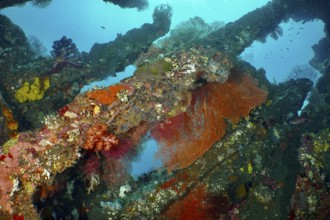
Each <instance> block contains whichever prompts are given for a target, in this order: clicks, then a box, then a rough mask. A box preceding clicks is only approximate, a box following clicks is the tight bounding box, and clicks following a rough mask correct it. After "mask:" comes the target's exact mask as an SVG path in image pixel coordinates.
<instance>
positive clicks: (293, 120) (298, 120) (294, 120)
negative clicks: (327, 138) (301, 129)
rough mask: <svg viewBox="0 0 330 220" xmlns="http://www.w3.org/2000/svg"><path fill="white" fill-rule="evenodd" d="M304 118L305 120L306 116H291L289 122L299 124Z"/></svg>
mask: <svg viewBox="0 0 330 220" xmlns="http://www.w3.org/2000/svg"><path fill="white" fill-rule="evenodd" d="M306 120H307V118H306V117H299V118H293V119H291V120H290V124H292V125H300V124H302V123H304V122H305V121H306Z"/></svg>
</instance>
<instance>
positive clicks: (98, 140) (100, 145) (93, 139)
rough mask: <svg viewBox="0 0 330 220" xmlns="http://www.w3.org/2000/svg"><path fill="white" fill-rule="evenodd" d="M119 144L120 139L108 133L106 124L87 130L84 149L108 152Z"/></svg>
mask: <svg viewBox="0 0 330 220" xmlns="http://www.w3.org/2000/svg"><path fill="white" fill-rule="evenodd" d="M118 143H119V140H118V138H117V137H116V136H115V135H114V134H111V133H109V132H108V129H107V126H106V125H105V124H96V125H93V126H92V127H90V128H89V129H88V130H87V132H86V141H85V144H84V145H83V148H84V149H85V150H94V151H101V150H105V151H108V150H110V149H111V148H112V147H113V146H115V145H117V144H118Z"/></svg>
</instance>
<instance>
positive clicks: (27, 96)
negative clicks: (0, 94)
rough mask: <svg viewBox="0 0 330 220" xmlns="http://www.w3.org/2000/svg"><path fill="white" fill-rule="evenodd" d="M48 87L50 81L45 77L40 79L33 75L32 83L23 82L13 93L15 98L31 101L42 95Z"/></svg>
mask: <svg viewBox="0 0 330 220" xmlns="http://www.w3.org/2000/svg"><path fill="white" fill-rule="evenodd" d="M49 87H50V81H49V78H48V77H47V78H46V79H43V80H41V79H40V78H39V77H35V78H34V81H33V83H29V82H24V84H23V86H22V87H21V88H19V89H18V90H17V91H16V93H15V98H16V99H17V100H18V101H19V102H20V103H23V102H33V101H37V100H40V99H42V98H43V97H44V95H45V92H46V91H47V89H48V88H49Z"/></svg>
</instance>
